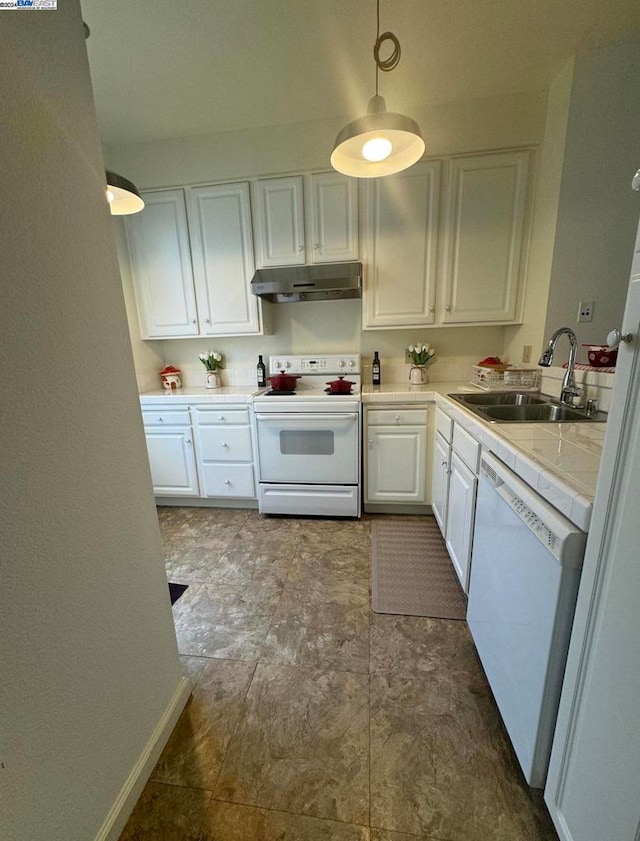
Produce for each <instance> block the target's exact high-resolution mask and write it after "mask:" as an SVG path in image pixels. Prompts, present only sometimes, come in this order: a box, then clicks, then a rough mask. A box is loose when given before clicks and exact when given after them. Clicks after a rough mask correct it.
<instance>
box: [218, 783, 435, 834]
mask: <svg viewBox="0 0 640 841" xmlns="http://www.w3.org/2000/svg"><path fill="white" fill-rule="evenodd" d="M211 802H213V803H228V804H229V805H230V806H243V807H244V808H246V809H263V810H264V811H265V812H275V814H279V815H294V816H295V817H298V818H312V819H313V820H316V821H329V822H330V823H341V824H344V825H345V826H357V827H361V828H362V829H369V826H368V825H367V824H364V823H354V822H353V821H345V820H342V819H341V818H324V817H320V815H308V814H306V813H305V812H292V811H291V810H290V809H284V808H281V809H274V808H273V807H271V806H257V805H256V804H255V803H245V802H244V801H242V800H225V799H224V798H223V797H216V796H215V792H214V794H213V796H212V798H211ZM211 802H210V804H209V805H211ZM418 837H419V836H418ZM438 841H442V839H438Z"/></svg>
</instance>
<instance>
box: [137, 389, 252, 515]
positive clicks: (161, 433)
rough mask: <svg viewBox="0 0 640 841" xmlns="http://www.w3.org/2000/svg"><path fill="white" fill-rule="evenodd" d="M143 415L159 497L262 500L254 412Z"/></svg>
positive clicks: (218, 409)
mask: <svg viewBox="0 0 640 841" xmlns="http://www.w3.org/2000/svg"><path fill="white" fill-rule="evenodd" d="M142 416H143V420H144V432H145V437H146V441H147V451H148V453H149V464H150V466H151V477H152V481H153V491H154V494H155V495H156V496H157V497H198V498H213V497H219V498H224V497H227V498H238V499H255V498H256V492H255V479H254V464H253V436H252V427H251V413H250V410H249V408H248V407H246V406H232V407H231V408H227V407H226V406H221V405H218V406H215V405H214V406H211V405H207V406H191V407H189V406H183V407H181V408H180V409H176V410H174V411H171V410H166V409H165V408H164V407H159V408H154V407H152V406H145V408H144V409H143V412H142Z"/></svg>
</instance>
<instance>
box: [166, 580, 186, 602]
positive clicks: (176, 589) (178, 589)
mask: <svg viewBox="0 0 640 841" xmlns="http://www.w3.org/2000/svg"><path fill="white" fill-rule="evenodd" d="M188 586H189V585H188V584H174V583H173V581H170V582H169V596H170V597H171V604H175V603H176V602H177V601H178V599H179V598H180V596H181V595H182V594H183V593H184V591H185V590H186V589H187V587H188Z"/></svg>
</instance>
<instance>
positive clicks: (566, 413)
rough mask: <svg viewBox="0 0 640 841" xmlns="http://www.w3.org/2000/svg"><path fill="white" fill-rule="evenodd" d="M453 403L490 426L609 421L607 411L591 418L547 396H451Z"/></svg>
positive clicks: (509, 393) (512, 394) (516, 394)
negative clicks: (456, 403)
mask: <svg viewBox="0 0 640 841" xmlns="http://www.w3.org/2000/svg"><path fill="white" fill-rule="evenodd" d="M449 397H451V398H452V399H453V400H456V401H457V402H458V403H461V404H462V405H463V406H466V407H467V408H468V409H469V411H471V412H474V413H475V414H476V415H478V416H479V417H481V418H483V419H484V420H487V421H489V422H490V423H580V422H584V421H592V422H593V421H596V422H600V423H602V422H603V421H606V419H607V415H606V413H605V412H594V413H592V414H590V415H588V414H587V413H586V412H585V411H583V410H581V409H574V408H572V407H570V406H562V405H561V404H560V403H558V401H557V400H554V399H553V398H552V397H549V396H548V395H545V394H521V393H519V392H514V391H509V392H501V393H496V392H492V393H487V394H449Z"/></svg>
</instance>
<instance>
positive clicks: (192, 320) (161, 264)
mask: <svg viewBox="0 0 640 841" xmlns="http://www.w3.org/2000/svg"><path fill="white" fill-rule="evenodd" d="M144 201H145V208H144V212H143V213H136V214H135V215H132V216H127V217H125V219H124V224H125V229H126V233H127V240H128V243H129V254H130V259H131V271H132V275H133V282H134V287H135V292H136V300H137V305H138V316H139V320H140V331H141V336H142V338H143V339H156V338H171V337H178V336H197V335H198V333H199V326H198V313H197V309H196V298H195V290H194V284H193V273H192V268H191V252H190V249H189V232H188V227H187V213H186V207H185V198H184V191H183V190H162V191H159V192H155V193H144Z"/></svg>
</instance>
